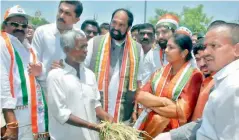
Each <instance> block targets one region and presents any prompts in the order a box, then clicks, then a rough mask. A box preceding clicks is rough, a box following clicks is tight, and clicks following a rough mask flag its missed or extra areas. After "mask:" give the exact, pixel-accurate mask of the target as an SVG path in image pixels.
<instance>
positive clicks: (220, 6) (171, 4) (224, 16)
mask: <svg viewBox="0 0 239 140" xmlns="http://www.w3.org/2000/svg"><path fill="white" fill-rule="evenodd" d="M0 1H1V13H0V14H1V22H2V21H3V15H4V13H5V11H6V10H7V9H8V8H9V7H12V6H14V5H20V6H21V7H22V8H23V9H24V10H25V11H26V13H27V14H29V15H32V16H33V15H34V14H35V12H36V11H38V10H39V11H41V16H42V17H44V18H45V19H46V20H48V21H49V22H54V21H55V19H56V13H57V8H58V4H59V0H55V1H46V0H44V1H37V0H31V1H30V0H25V1H19V0H18V1H16V0H15V1H13V0H0ZM146 3H147V11H146V19H147V20H146V21H147V22H148V21H149V19H150V18H151V17H154V16H155V9H156V8H160V9H165V10H168V11H173V12H177V13H181V12H182V10H183V7H185V6H187V7H191V8H193V7H196V6H197V5H199V4H203V5H204V11H203V12H204V13H206V14H207V15H208V16H210V17H211V16H212V17H213V20H225V21H229V22H230V21H235V20H239V1H147V2H146ZM82 4H83V13H82V15H81V17H80V22H78V23H77V25H76V26H78V27H80V25H81V23H82V22H83V21H84V20H86V19H93V18H94V16H95V17H96V18H97V22H98V23H99V24H101V23H103V22H110V19H111V14H112V13H113V11H114V10H115V9H117V8H127V9H129V10H130V11H131V12H132V13H133V14H134V23H133V24H138V23H143V22H144V4H145V1H142V0H141V1H135V0H134V1H132V0H131V1H125V0H124V1H100V0H94V1H86V0H83V1H82Z"/></svg>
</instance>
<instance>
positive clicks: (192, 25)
mask: <svg viewBox="0 0 239 140" xmlns="http://www.w3.org/2000/svg"><path fill="white" fill-rule="evenodd" d="M155 13H156V15H155V16H154V18H150V20H149V22H150V23H152V24H154V25H155V24H156V23H157V21H158V19H159V17H160V16H162V15H163V14H166V13H171V14H174V15H177V16H178V17H179V19H180V23H179V25H180V26H185V27H187V28H189V29H190V30H191V31H192V32H206V29H207V26H208V25H209V23H211V21H212V19H213V17H209V16H207V14H206V13H204V12H203V5H198V6H197V7H195V8H190V7H183V11H182V12H181V13H180V14H178V13H175V12H171V11H167V10H163V9H156V10H155Z"/></svg>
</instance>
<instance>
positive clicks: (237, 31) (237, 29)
mask: <svg viewBox="0 0 239 140" xmlns="http://www.w3.org/2000/svg"><path fill="white" fill-rule="evenodd" d="M211 30H217V31H218V32H224V35H228V37H229V38H230V39H231V41H232V44H233V45H235V44H237V43H239V24H237V23H221V24H217V25H213V26H211V27H210V28H209V29H208V32H210V31H211Z"/></svg>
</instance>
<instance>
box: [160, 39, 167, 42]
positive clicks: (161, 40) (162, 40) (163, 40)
mask: <svg viewBox="0 0 239 140" xmlns="http://www.w3.org/2000/svg"><path fill="white" fill-rule="evenodd" d="M166 41H167V40H165V39H159V40H158V42H166Z"/></svg>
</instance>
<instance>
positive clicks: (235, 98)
mask: <svg viewBox="0 0 239 140" xmlns="http://www.w3.org/2000/svg"><path fill="white" fill-rule="evenodd" d="M205 47H206V49H205V51H204V53H205V59H206V63H207V65H208V69H210V70H211V71H216V72H217V73H216V74H215V75H214V76H213V78H214V81H215V89H214V90H213V91H212V92H211V93H210V96H209V99H208V102H207V104H206V106H205V108H204V112H203V117H202V120H203V121H202V125H201V127H200V128H199V130H198V131H197V139H199V140H201V139H203V140H214V139H219V140H238V139H239V104H238V103H239V84H238V83H239V25H238V24H233V23H227V24H223V25H219V26H214V27H211V28H210V29H209V31H208V32H207V34H206V38H205Z"/></svg>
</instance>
